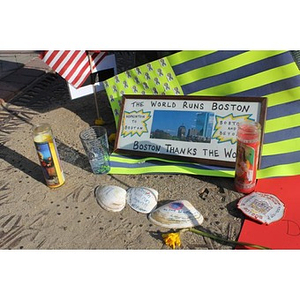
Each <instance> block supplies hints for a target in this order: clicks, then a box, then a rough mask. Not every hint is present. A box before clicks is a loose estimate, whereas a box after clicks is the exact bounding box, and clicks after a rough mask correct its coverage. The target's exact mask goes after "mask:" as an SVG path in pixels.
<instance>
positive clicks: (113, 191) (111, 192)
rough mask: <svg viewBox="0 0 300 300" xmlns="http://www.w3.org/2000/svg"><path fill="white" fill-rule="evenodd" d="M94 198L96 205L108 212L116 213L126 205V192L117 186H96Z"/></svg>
mask: <svg viewBox="0 0 300 300" xmlns="http://www.w3.org/2000/svg"><path fill="white" fill-rule="evenodd" d="M95 196H96V200H97V202H98V204H99V205H100V206H101V207H102V208H103V209H105V210H108V211H113V212H118V211H121V210H122V209H123V208H124V207H125V205H126V190H125V189H123V188H121V187H119V186H115V185H106V186H98V187H97V188H96V189H95Z"/></svg>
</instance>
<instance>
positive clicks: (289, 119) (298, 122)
mask: <svg viewBox="0 0 300 300" xmlns="http://www.w3.org/2000/svg"><path fill="white" fill-rule="evenodd" d="M297 126H300V113H298V114H294V115H288V116H285V117H280V118H276V119H272V120H267V121H266V125H265V133H270V132H274V131H278V130H283V129H288V128H293V127H297Z"/></svg>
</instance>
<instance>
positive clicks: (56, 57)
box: [49, 51, 65, 72]
mask: <svg viewBox="0 0 300 300" xmlns="http://www.w3.org/2000/svg"><path fill="white" fill-rule="evenodd" d="M64 52H65V51H59V52H58V53H57V54H56V55H55V56H54V58H53V60H52V61H51V63H50V64H49V66H50V67H51V68H52V67H53V66H54V65H55V63H56V62H57V61H58V59H59V58H60V57H61V56H62V55H63V53H64ZM58 66H59V65H58ZM57 69H58V68H56V70H54V71H56V72H58V71H57Z"/></svg>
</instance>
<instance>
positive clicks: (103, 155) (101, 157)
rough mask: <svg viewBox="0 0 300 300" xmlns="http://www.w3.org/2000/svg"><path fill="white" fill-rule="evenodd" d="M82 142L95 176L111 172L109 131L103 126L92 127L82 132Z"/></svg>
mask: <svg viewBox="0 0 300 300" xmlns="http://www.w3.org/2000/svg"><path fill="white" fill-rule="evenodd" d="M79 137H80V140H81V143H82V145H83V148H84V150H85V153H86V155H87V157H88V159H89V163H90V166H91V169H92V171H93V173H94V174H106V173H108V172H109V170H110V165H109V144H108V138H107V131H106V129H105V127H103V126H91V127H90V128H88V129H85V130H83V131H81V132H80V135H79Z"/></svg>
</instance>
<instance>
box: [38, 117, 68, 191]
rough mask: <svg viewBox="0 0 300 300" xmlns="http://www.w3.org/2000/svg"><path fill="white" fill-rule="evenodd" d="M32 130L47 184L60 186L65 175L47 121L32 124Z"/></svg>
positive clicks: (51, 186)
mask: <svg viewBox="0 0 300 300" xmlns="http://www.w3.org/2000/svg"><path fill="white" fill-rule="evenodd" d="M32 132H33V140H34V144H35V148H36V151H37V154H38V158H39V161H40V164H41V167H42V172H43V175H44V178H45V181H46V184H47V186H48V187H50V188H56V187H60V186H61V185H63V184H64V182H65V177H64V172H63V170H62V167H61V162H60V158H59V154H58V151H57V147H56V143H55V138H54V136H53V134H52V129H51V126H50V125H49V124H48V123H42V124H40V125H36V126H34V127H33V129H32Z"/></svg>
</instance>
